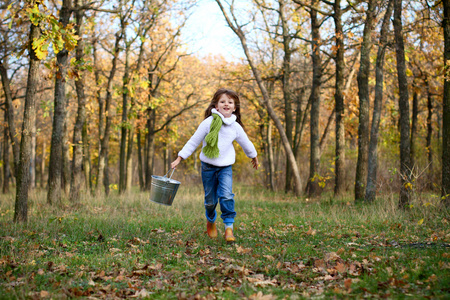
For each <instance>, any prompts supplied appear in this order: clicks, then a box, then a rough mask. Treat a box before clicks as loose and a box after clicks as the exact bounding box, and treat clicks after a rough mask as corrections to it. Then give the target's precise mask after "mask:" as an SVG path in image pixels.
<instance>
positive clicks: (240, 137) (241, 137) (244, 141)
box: [235, 123, 258, 158]
mask: <svg viewBox="0 0 450 300" xmlns="http://www.w3.org/2000/svg"><path fill="white" fill-rule="evenodd" d="M235 124H236V131H237V137H236V142H238V144H239V145H240V146H241V147H242V150H244V153H245V155H247V157H249V158H255V157H256V156H258V153H257V152H256V148H255V146H254V145H253V143H252V142H251V141H250V139H249V138H248V136H247V134H246V133H245V131H244V129H243V128H242V126H241V125H239V124H238V123H235Z"/></svg>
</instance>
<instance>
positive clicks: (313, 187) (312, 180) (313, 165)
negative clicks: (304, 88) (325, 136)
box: [306, 0, 322, 196]
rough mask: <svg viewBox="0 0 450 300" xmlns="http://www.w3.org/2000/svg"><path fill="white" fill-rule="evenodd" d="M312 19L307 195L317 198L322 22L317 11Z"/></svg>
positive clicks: (314, 3) (310, 11)
mask: <svg viewBox="0 0 450 300" xmlns="http://www.w3.org/2000/svg"><path fill="white" fill-rule="evenodd" d="M316 2H318V1H316V0H313V1H312V2H311V5H312V6H315V5H316ZM309 14H310V17H311V37H312V41H311V57H312V65H313V80H312V87H311V95H310V96H309V97H310V99H309V102H310V103H311V110H310V140H311V143H310V159H309V178H308V184H307V185H306V189H307V191H306V192H307V194H308V195H309V196H315V195H318V194H319V180H318V178H316V175H318V174H319V164H320V128H319V125H320V100H321V99H320V93H321V84H322V58H321V55H320V44H321V43H322V41H321V36H320V25H321V21H320V20H319V18H318V16H317V11H316V10H315V9H310V10H309Z"/></svg>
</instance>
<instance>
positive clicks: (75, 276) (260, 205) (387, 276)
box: [0, 186, 450, 299]
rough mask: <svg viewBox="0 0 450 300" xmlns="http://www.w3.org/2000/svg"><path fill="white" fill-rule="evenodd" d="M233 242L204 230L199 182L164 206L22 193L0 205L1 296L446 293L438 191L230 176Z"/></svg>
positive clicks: (130, 199)
mask: <svg viewBox="0 0 450 300" xmlns="http://www.w3.org/2000/svg"><path fill="white" fill-rule="evenodd" d="M235 194H236V209H237V212H238V217H237V219H236V223H235V235H236V238H237V242H236V243H235V244H234V245H228V244H226V243H225V241H224V239H223V238H222V236H221V234H222V233H223V229H222V225H221V224H220V223H219V224H220V226H218V228H219V238H218V239H216V240H211V239H209V238H208V237H207V236H206V230H205V218H204V210H203V205H202V204H203V201H202V190H201V187H191V188H189V189H188V188H185V187H183V186H182V187H181V188H180V190H179V191H178V194H177V196H176V198H175V201H174V204H173V206H171V207H166V206H162V205H158V204H155V203H153V202H150V201H149V200H148V199H147V198H148V193H139V192H137V191H134V192H131V193H129V194H126V195H121V196H119V195H117V194H116V193H113V195H111V196H110V197H108V198H102V197H92V198H91V197H86V198H85V199H83V200H82V201H81V203H80V204H76V205H75V204H70V203H68V202H65V206H64V207H52V206H49V205H48V204H46V201H45V199H46V194H45V192H39V191H36V192H33V193H30V197H31V199H30V200H29V211H30V213H29V221H28V223H27V224H14V223H13V222H12V219H13V209H14V196H13V195H12V194H10V195H6V196H4V195H2V198H1V199H2V200H1V203H0V249H1V250H0V298H1V299H34V298H48V299H50V298H52V299H66V298H74V297H85V298H87V297H95V298H107V299H111V298H130V297H133V296H137V297H139V296H144V297H145V296H146V297H147V298H151V299H155V298H157V299H177V298H178V299H189V298H191V297H197V298H198V299H201V298H204V299H217V298H218V299H235V298H248V299H285V298H286V297H287V298H288V299H300V298H309V297H313V296H314V297H317V298H329V297H335V298H381V297H387V298H400V299H404V298H410V299H421V298H423V299H425V298H435V299H436V298H438V299H439V298H440V299H445V298H449V297H450V276H449V275H450V272H449V268H450V259H449V257H450V254H449V250H450V247H449V246H450V245H449V244H450V230H449V224H448V222H449V221H450V220H449V219H448V216H449V214H448V211H447V210H446V209H444V208H442V207H441V206H440V205H439V197H436V196H433V195H420V197H415V199H414V203H413V207H412V208H411V209H410V210H409V211H401V210H398V209H397V208H396V200H395V199H394V197H392V196H391V197H390V196H386V197H384V198H383V199H379V200H377V202H376V203H373V204H355V203H353V201H350V200H349V199H346V198H345V197H344V198H341V199H334V198H333V197H332V196H330V195H324V196H322V198H321V199H304V198H302V199H297V198H295V197H292V196H291V195H286V194H282V193H270V192H268V191H265V190H264V189H261V188H255V187H245V186H236V187H235Z"/></svg>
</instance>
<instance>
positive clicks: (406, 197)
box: [393, 0, 412, 208]
mask: <svg viewBox="0 0 450 300" xmlns="http://www.w3.org/2000/svg"><path fill="white" fill-rule="evenodd" d="M393 23H394V34H395V53H396V57H397V79H398V87H399V109H400V177H401V188H400V199H399V207H401V208H406V207H407V205H409V201H410V189H411V182H410V181H411V180H410V178H411V172H412V170H411V165H410V149H411V148H410V125H409V113H410V112H409V92H408V80H407V77H406V59H405V45H404V40H403V29H402V27H403V26H402V0H394V20H393Z"/></svg>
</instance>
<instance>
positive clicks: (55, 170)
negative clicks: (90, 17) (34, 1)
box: [47, 0, 72, 204]
mask: <svg viewBox="0 0 450 300" xmlns="http://www.w3.org/2000/svg"><path fill="white" fill-rule="evenodd" d="M71 8H72V1H71V0H63V3H62V7H61V11H60V22H61V24H62V25H63V26H64V27H65V26H67V24H69V20H70V15H71ZM68 58H69V52H68V51H67V50H66V49H65V48H64V49H62V50H61V51H60V52H59V53H58V54H57V55H56V59H57V64H56V67H57V70H56V75H55V96H54V115H53V131H52V140H51V148H50V163H49V170H48V194H47V202H48V203H49V204H56V203H61V201H62V199H61V177H62V174H61V173H62V172H63V167H64V161H63V160H64V157H63V140H64V125H65V123H66V106H67V103H66V102H67V99H66V75H67V67H68V63H69V61H68Z"/></svg>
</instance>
